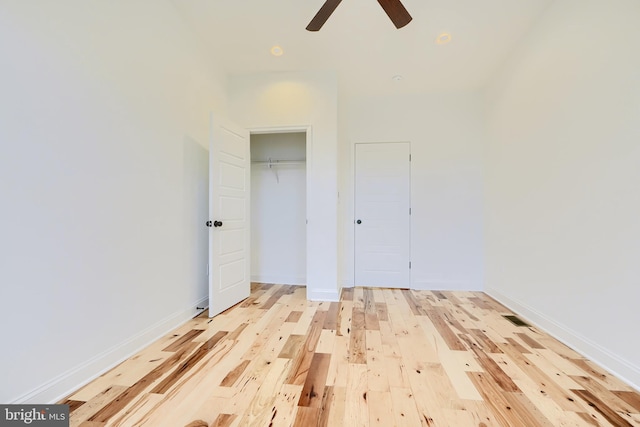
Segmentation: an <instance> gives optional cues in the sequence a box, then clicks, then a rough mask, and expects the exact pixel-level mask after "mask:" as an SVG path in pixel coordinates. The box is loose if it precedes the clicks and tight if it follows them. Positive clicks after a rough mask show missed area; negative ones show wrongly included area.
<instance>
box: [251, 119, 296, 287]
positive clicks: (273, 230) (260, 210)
mask: <svg viewBox="0 0 640 427" xmlns="http://www.w3.org/2000/svg"><path fill="white" fill-rule="evenodd" d="M250 150H251V281H252V282H260V283H274V284H285V285H306V283H307V225H306V224H307V132H306V131H302V130H299V131H293V132H281V133H280V132H279V133H272V132H269V133H253V132H252V133H251V138H250Z"/></svg>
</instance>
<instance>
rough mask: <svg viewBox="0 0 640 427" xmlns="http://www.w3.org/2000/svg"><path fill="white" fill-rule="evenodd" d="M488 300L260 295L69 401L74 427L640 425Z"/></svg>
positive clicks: (186, 329)
mask: <svg viewBox="0 0 640 427" xmlns="http://www.w3.org/2000/svg"><path fill="white" fill-rule="evenodd" d="M507 314H513V313H512V312H510V311H509V310H508V309H506V308H505V307H504V306H502V305H500V304H499V303H497V302H496V301H495V300H493V299H491V298H490V297H488V296H486V295H485V294H483V293H482V292H475V291H473V292H458V291H455V292H454V291H438V290H435V291H415V290H407V289H384V288H360V287H358V288H350V289H343V290H342V297H341V300H340V301H339V302H314V301H307V300H306V290H305V288H304V287H301V286H288V285H269V284H253V285H252V294H251V296H250V297H249V298H248V299H247V300H245V301H244V302H243V303H240V304H237V305H236V306H234V307H232V308H231V309H228V310H225V311H224V312H223V313H221V314H220V315H218V316H216V317H214V318H212V319H209V318H208V317H206V316H207V315H206V313H205V314H202V315H199V316H196V317H195V318H194V319H191V320H190V321H188V322H186V323H185V324H184V325H183V326H180V327H179V328H176V329H175V331H172V332H171V333H169V334H166V335H165V336H163V337H162V338H161V339H159V340H158V341H156V342H154V343H152V344H151V345H150V346H148V347H147V348H145V349H143V350H142V351H141V352H139V353H138V354H136V355H134V356H132V357H131V358H130V359H127V360H126V361H125V362H123V363H122V364H121V365H119V366H117V367H115V368H114V369H112V370H111V371H109V372H107V373H105V374H104V375H102V376H101V377H99V378H98V379H96V380H95V381H93V382H91V383H89V384H87V385H86V386H85V387H82V389H80V390H78V391H76V392H74V393H72V394H71V395H70V396H68V397H66V398H65V399H63V400H62V401H61V403H65V404H68V405H69V406H70V410H71V423H70V424H71V426H74V427H75V426H80V425H84V426H88V427H97V426H112V425H113V426H165V425H167V426H184V425H187V424H188V423H190V422H191V421H194V420H202V421H203V423H207V425H208V426H230V427H236V426H245V425H259V426H273V427H278V426H292V425H297V426H304V427H307V426H316V425H319V426H325V427H328V426H331V427H333V426H352V425H353V426H369V425H371V426H375V425H384V426H387V425H388V426H394V425H395V426H401V427H404V426H407V427H413V426H430V427H433V426H456V427H457V426H461V427H466V426H474V427H475V426H478V427H493V426H506V427H514V426H516V427H520V426H523V427H525V426H526V427H530V426H533V427H535V426H544V427H549V426H629V425H633V426H640V393H638V391H636V390H634V389H633V388H632V387H630V386H629V385H627V384H625V383H624V382H622V381H621V380H620V379H618V378H616V377H614V376H613V375H611V374H609V373H608V372H606V371H605V370H604V369H602V368H601V367H599V366H598V365H596V364H595V363H593V362H591V361H589V360H587V359H585V358H584V357H583V356H581V355H579V354H578V353H576V352H575V351H574V350H572V349H570V348H569V347H567V346H565V345H564V344H562V343H560V342H558V341H556V340H554V339H553V338H552V337H550V336H548V335H546V334H544V333H543V332H541V331H540V330H538V329H537V328H536V327H535V326H533V325H532V326H530V327H523V326H516V325H514V324H513V323H512V322H510V321H509V320H507V319H505V318H504V317H503V315H507Z"/></svg>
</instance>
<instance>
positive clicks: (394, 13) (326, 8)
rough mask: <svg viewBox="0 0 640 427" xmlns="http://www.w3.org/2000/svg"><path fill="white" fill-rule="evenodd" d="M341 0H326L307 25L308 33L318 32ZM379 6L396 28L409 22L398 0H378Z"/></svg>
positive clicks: (409, 18)
mask: <svg viewBox="0 0 640 427" xmlns="http://www.w3.org/2000/svg"><path fill="white" fill-rule="evenodd" d="M341 1H342V0H326V1H325V2H324V4H323V5H322V7H321V8H320V10H319V11H318V13H316V16H314V17H313V19H312V20H311V22H309V25H307V30H308V31H318V30H319V29H320V28H322V26H323V25H324V23H325V22H327V19H329V17H330V16H331V14H332V13H333V11H334V10H336V7H338V5H339V4H340V2H341ZM378 3H380V6H382V8H383V9H384V11H385V12H386V13H387V15H389V18H390V19H391V22H393V25H395V26H396V28H402V27H404V26H405V25H407V24H408V23H409V22H411V19H412V18H411V15H409V12H407V9H405V8H404V6H403V5H402V3H401V2H400V0H378Z"/></svg>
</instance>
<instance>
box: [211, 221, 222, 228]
mask: <svg viewBox="0 0 640 427" xmlns="http://www.w3.org/2000/svg"><path fill="white" fill-rule="evenodd" d="M213 226H214V227H222V221H213Z"/></svg>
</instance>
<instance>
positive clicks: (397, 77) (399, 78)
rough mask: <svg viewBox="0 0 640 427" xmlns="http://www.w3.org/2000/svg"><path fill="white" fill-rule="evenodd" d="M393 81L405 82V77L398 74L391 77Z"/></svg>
mask: <svg viewBox="0 0 640 427" xmlns="http://www.w3.org/2000/svg"><path fill="white" fill-rule="evenodd" d="M391 78H392V79H393V81H396V82H399V81H400V80H403V79H404V77H403V76H401V75H400V74H396V75H395V76H393V77H391Z"/></svg>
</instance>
